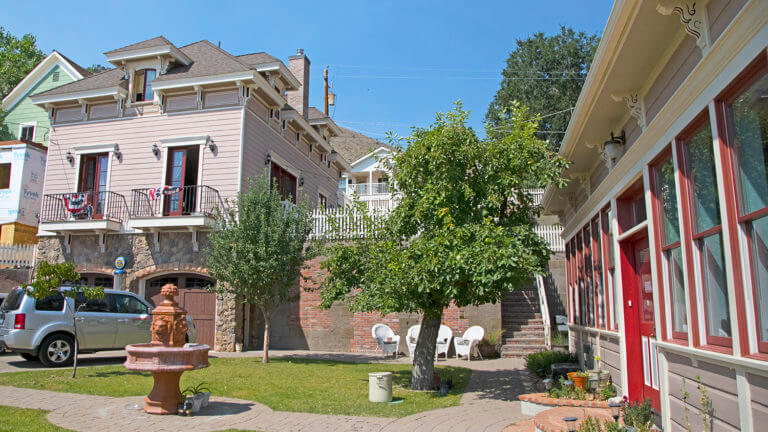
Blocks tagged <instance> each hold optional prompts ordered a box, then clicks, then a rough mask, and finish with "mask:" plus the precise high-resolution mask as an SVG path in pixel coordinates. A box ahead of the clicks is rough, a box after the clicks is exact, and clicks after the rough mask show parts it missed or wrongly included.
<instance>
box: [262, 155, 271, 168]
mask: <svg viewBox="0 0 768 432" xmlns="http://www.w3.org/2000/svg"><path fill="white" fill-rule="evenodd" d="M271 163H272V155H270V154H268V155H267V159H266V160H264V165H266V166H269V164H271Z"/></svg>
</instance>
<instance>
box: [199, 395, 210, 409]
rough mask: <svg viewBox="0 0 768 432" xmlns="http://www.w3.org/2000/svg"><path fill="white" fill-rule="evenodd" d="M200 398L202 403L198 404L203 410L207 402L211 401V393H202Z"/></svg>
mask: <svg viewBox="0 0 768 432" xmlns="http://www.w3.org/2000/svg"><path fill="white" fill-rule="evenodd" d="M200 395H201V396H200V398H201V399H202V400H203V402H202V403H201V404H200V407H201V408H205V407H207V406H208V401H209V400H210V399H211V392H203V393H200Z"/></svg>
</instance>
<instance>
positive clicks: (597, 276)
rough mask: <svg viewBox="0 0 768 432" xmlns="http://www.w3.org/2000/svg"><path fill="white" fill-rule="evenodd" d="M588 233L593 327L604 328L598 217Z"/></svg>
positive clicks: (603, 292) (600, 243) (601, 255)
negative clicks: (590, 245) (589, 237)
mask: <svg viewBox="0 0 768 432" xmlns="http://www.w3.org/2000/svg"><path fill="white" fill-rule="evenodd" d="M590 233H591V234H592V266H593V270H594V272H593V274H594V277H593V278H592V280H593V281H594V283H593V284H592V285H593V292H594V295H593V297H594V298H593V304H594V309H593V311H594V315H595V318H594V325H595V327H600V328H605V297H604V294H605V290H604V289H603V253H602V251H601V245H602V242H601V238H600V215H599V214H598V216H596V217H595V218H594V219H592V223H591V227H590Z"/></svg>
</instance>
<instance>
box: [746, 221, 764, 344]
mask: <svg viewBox="0 0 768 432" xmlns="http://www.w3.org/2000/svg"><path fill="white" fill-rule="evenodd" d="M751 225H752V229H751V230H750V231H751V232H750V236H749V237H750V239H749V240H750V243H751V247H750V249H751V252H752V274H753V278H752V280H753V281H754V284H755V300H754V301H755V306H756V309H757V311H758V313H757V328H758V337H759V340H760V341H761V342H768V243H767V242H768V216H766V217H762V218H760V219H757V220H755V221H752V224H751Z"/></svg>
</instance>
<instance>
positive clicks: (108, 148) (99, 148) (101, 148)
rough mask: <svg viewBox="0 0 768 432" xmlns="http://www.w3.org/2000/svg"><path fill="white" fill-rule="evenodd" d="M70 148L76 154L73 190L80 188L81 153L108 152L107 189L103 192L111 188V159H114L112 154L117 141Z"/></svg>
mask: <svg viewBox="0 0 768 432" xmlns="http://www.w3.org/2000/svg"><path fill="white" fill-rule="evenodd" d="M72 150H74V151H75V155H77V158H76V163H75V183H74V190H73V192H78V189H80V162H81V160H82V159H83V155H87V154H93V153H108V154H109V157H108V158H107V189H106V190H105V192H109V191H110V190H112V159H114V158H113V157H112V156H114V155H115V152H116V151H117V150H118V146H117V143H108V144H89V145H81V146H75V147H72Z"/></svg>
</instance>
